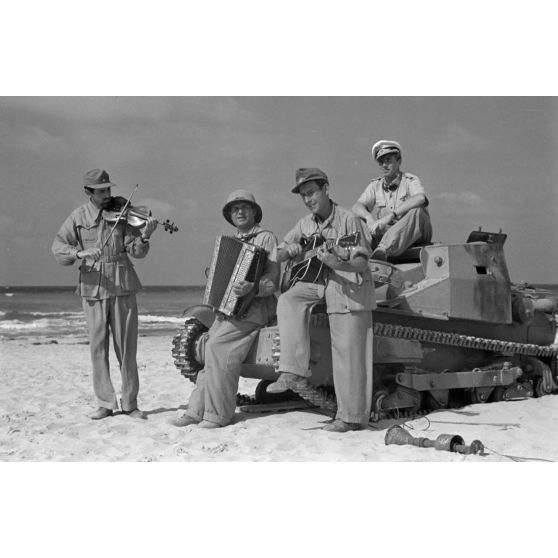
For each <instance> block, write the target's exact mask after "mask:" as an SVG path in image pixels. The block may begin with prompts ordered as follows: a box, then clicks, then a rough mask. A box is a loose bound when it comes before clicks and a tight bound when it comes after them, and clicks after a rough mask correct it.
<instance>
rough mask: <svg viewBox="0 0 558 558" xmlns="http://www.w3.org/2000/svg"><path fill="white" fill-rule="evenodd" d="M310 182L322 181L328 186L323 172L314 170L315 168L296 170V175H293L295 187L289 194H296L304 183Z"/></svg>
mask: <svg viewBox="0 0 558 558" xmlns="http://www.w3.org/2000/svg"><path fill="white" fill-rule="evenodd" d="M312 180H317V181H319V182H322V181H323V182H327V183H328V184H329V180H328V178H327V175H326V173H325V172H324V171H323V170H320V169H315V168H303V169H296V174H295V181H296V186H295V187H294V188H293V189H292V190H291V192H292V193H293V194H298V192H299V190H300V187H301V186H302V185H303V184H306V182H311V181H312Z"/></svg>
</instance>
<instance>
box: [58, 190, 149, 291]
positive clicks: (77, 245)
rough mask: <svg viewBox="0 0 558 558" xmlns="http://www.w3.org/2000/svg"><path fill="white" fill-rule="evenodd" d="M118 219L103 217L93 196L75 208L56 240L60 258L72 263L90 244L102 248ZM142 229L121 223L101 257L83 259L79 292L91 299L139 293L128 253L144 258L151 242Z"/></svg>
mask: <svg viewBox="0 0 558 558" xmlns="http://www.w3.org/2000/svg"><path fill="white" fill-rule="evenodd" d="M113 226H114V223H109V222H107V221H105V220H104V219H103V216H102V210H101V209H99V208H98V207H97V206H96V205H95V204H94V203H93V202H92V201H91V200H89V202H88V203H86V204H84V205H82V206H80V207H78V208H77V209H75V210H74V211H73V212H72V213H71V214H70V216H69V217H68V218H67V219H66V220H65V221H64V223H63V224H62V227H61V228H60V230H59V231H58V233H57V235H56V237H55V238H54V242H53V243H52V252H53V254H54V257H55V258H56V261H57V262H58V263H60V264H62V265H72V264H73V263H74V262H75V261H76V260H77V259H78V258H77V253H78V252H79V251H80V250H86V249H87V248H100V247H101V246H102V245H103V243H104V241H105V239H106V238H107V237H108V236H109V234H110V231H111V229H112V227H113ZM140 237H141V233H140V231H139V230H138V229H134V228H132V227H130V226H129V225H128V224H127V223H119V224H118V225H117V226H116V229H115V230H114V232H113V233H112V236H111V237H110V239H109V241H108V243H107V245H106V246H105V247H104V249H103V252H102V255H101V258H100V260H97V261H93V260H92V259H90V258H85V259H83V260H79V261H80V262H81V265H80V267H79V270H80V275H79V282H78V287H77V290H76V293H77V294H79V295H80V296H82V297H84V298H88V299H104V298H110V297H112V296H123V295H129V294H133V293H136V292H137V291H139V290H140V289H141V283H140V281H139V278H138V276H137V273H136V271H135V269H134V266H133V264H132V262H131V261H130V259H129V257H128V254H129V255H130V256H133V257H134V258H144V257H145V256H146V255H147V252H149V243H147V242H145V243H144V242H143V241H142V240H141V238H140Z"/></svg>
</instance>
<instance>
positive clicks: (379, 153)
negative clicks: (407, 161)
mask: <svg viewBox="0 0 558 558" xmlns="http://www.w3.org/2000/svg"><path fill="white" fill-rule="evenodd" d="M390 153H399V154H400V155H401V145H400V144H399V143H398V142H396V141H392V140H380V141H377V142H376V143H375V144H374V145H373V146H372V157H373V158H374V160H376V161H377V160H378V159H379V158H380V157H383V156H384V155H389V154H390Z"/></svg>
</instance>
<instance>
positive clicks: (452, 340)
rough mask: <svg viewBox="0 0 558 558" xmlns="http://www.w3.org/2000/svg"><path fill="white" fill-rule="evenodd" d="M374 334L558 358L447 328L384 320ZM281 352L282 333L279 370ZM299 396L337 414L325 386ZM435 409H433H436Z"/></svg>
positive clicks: (276, 352) (276, 351)
mask: <svg viewBox="0 0 558 558" xmlns="http://www.w3.org/2000/svg"><path fill="white" fill-rule="evenodd" d="M373 329H374V335H378V336H381V337H392V338H397V339H411V340H415V341H420V342H423V343H432V344H438V345H449V346H452V347H462V348H467V349H478V350H484V351H490V352H494V353H505V354H507V355H523V356H535V357H553V358H558V348H555V347H552V346H545V345H534V344H531V343H517V342H512V341H499V340H497V339H486V338H483V337H474V336H470V335H461V334H459V333H447V332H443V331H434V330H428V329H420V328H415V327H410V326H403V325H394V324H384V323H381V322H376V323H374V326H373ZM280 354H281V349H280V339H279V334H277V335H276V336H275V338H274V339H273V349H272V356H273V361H274V366H275V368H276V369H277V370H278V369H279V357H280ZM293 391H296V393H297V395H299V396H300V397H302V398H303V399H304V400H306V401H308V402H309V403H311V404H312V405H314V406H316V407H319V408H321V409H322V410H324V411H325V412H326V413H328V414H334V413H335V411H336V408H337V404H336V402H335V395H332V394H329V393H326V392H325V391H324V390H323V389H320V388H319V387H316V386H313V385H312V384H308V386H307V387H306V386H305V387H304V389H297V390H293ZM432 410H433V409H432ZM428 412H429V410H428V409H420V410H398V411H396V412H393V411H382V412H379V413H377V412H375V411H373V412H372V414H371V417H370V419H371V421H378V420H382V419H389V418H401V417H405V418H413V417H418V416H421V415H424V414H426V413H428Z"/></svg>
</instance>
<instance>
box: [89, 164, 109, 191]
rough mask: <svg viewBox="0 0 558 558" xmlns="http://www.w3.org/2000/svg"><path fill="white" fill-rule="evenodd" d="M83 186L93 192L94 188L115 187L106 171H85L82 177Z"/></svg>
mask: <svg viewBox="0 0 558 558" xmlns="http://www.w3.org/2000/svg"><path fill="white" fill-rule="evenodd" d="M83 186H84V187H85V188H92V189H94V190H95V189H96V188H111V187H112V186H116V184H114V182H111V181H110V178H109V175H108V172H107V171H106V170H103V169H93V170H90V171H87V172H86V173H85V174H84V175H83Z"/></svg>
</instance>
